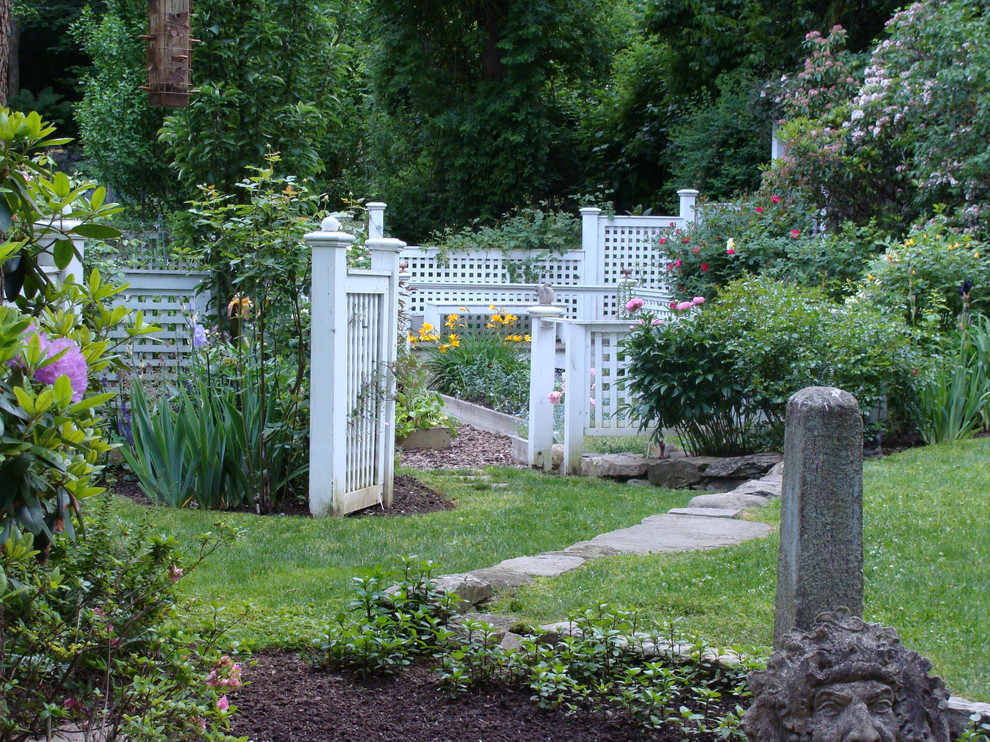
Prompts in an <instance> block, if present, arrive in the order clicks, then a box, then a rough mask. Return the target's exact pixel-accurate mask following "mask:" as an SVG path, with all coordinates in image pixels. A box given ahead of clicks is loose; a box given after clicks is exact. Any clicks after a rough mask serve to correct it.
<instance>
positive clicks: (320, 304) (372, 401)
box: [306, 219, 405, 516]
mask: <svg viewBox="0 0 990 742" xmlns="http://www.w3.org/2000/svg"><path fill="white" fill-rule="evenodd" d="M338 228H339V225H338V224H337V223H336V222H335V220H333V219H327V220H324V223H323V227H322V230H321V231H320V232H313V233H311V234H308V235H306V241H307V242H308V243H309V245H310V247H311V248H312V250H313V289H312V343H311V347H312V362H311V365H310V467H309V507H310V512H312V513H313V515H315V516H325V515H346V514H347V513H350V512H353V511H355V510H359V509H361V508H365V507H369V506H372V505H376V504H380V505H383V506H385V507H388V506H389V505H391V501H392V485H393V474H394V472H393V457H394V452H395V426H394V418H395V402H394V395H393V385H394V384H393V376H392V367H393V364H394V363H395V353H396V344H397V343H396V339H397V332H398V327H397V317H398V293H399V282H398V263H399V260H398V254H399V250H401V249H402V248H403V247H404V246H405V245H404V243H402V242H400V241H399V240H387V239H377V240H368V241H367V242H366V243H365V244H366V246H367V247H368V249H369V252H370V253H371V269H370V270H352V271H349V270H348V269H347V262H346V252H347V247H348V246H349V245H350V244H351V243H353V242H354V237H353V235H349V234H345V233H343V232H338V231H336V230H337V229H338Z"/></svg>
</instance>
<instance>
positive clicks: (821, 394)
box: [773, 387, 863, 648]
mask: <svg viewBox="0 0 990 742" xmlns="http://www.w3.org/2000/svg"><path fill="white" fill-rule="evenodd" d="M782 498H783V499H782V507H781V522H780V551H779V553H778V559H777V607H776V614H775V616H774V632H773V634H774V648H779V647H780V644H781V640H782V639H783V636H784V634H786V633H787V632H788V631H790V630H791V629H792V628H798V629H801V630H807V629H810V628H811V626H812V625H813V624H814V621H815V618H816V617H817V616H818V614H820V613H822V612H824V611H834V610H836V609H837V608H839V607H845V608H848V609H849V610H850V611H851V613H852V614H853V615H854V616H862V614H863V418H862V416H861V415H860V411H859V404H858V403H857V402H856V398H855V397H853V396H852V395H851V394H849V393H848V392H844V391H842V390H840V389H833V388H831V387H808V388H807V389H802V390H801V391H799V392H798V393H797V394H795V395H794V396H793V397H791V399H790V400H789V401H788V403H787V422H786V427H785V433H784V482H783V494H782Z"/></svg>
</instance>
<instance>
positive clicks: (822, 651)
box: [742, 610, 949, 742]
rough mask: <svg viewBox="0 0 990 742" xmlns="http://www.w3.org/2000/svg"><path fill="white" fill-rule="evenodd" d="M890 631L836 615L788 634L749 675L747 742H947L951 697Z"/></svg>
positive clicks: (844, 614)
mask: <svg viewBox="0 0 990 742" xmlns="http://www.w3.org/2000/svg"><path fill="white" fill-rule="evenodd" d="M929 669H931V665H930V663H929V662H928V660H926V659H924V658H923V657H922V656H921V655H920V654H918V653H917V652H913V651H911V650H908V649H905V648H904V647H903V646H902V645H901V643H900V641H899V639H898V637H897V632H895V631H894V630H893V629H889V628H885V627H883V626H880V625H879V624H873V623H866V622H865V621H863V620H862V619H860V618H857V617H855V616H851V615H850V614H849V612H848V611H844V610H840V611H836V612H831V613H824V614H822V615H821V616H819V619H818V622H817V623H816V624H815V626H814V627H813V628H812V629H811V630H809V631H802V630H799V629H795V630H794V631H791V632H789V633H787V634H786V635H785V636H784V637H783V638H782V641H781V646H780V647H778V648H777V649H776V650H775V651H774V653H773V654H772V655H770V660H769V662H768V664H767V669H766V670H763V671H760V672H753V673H750V675H749V684H750V687H751V688H752V690H753V699H754V702H753V705H752V707H750V709H749V710H748V711H747V712H746V713H745V715H744V716H743V720H742V728H743V731H744V732H745V733H746V736H747V738H748V739H749V740H751V741H752V742H948V740H949V730H948V726H947V724H946V720H945V718H944V716H943V713H942V709H943V707H944V706H945V702H946V700H947V699H948V696H949V694H948V693H947V692H946V690H945V686H944V684H943V683H942V680H941V679H940V678H937V677H931V676H929V675H928V670H929Z"/></svg>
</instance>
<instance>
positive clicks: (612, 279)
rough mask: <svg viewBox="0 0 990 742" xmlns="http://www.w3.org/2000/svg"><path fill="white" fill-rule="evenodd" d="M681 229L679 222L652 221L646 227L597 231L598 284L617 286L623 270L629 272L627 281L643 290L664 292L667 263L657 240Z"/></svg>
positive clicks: (617, 226)
mask: <svg viewBox="0 0 990 742" xmlns="http://www.w3.org/2000/svg"><path fill="white" fill-rule="evenodd" d="M681 226H683V222H682V221H681V220H680V219H670V220H668V221H666V222H660V221H654V222H653V223H651V224H646V225H630V224H627V223H622V224H609V223H607V222H606V223H604V225H603V226H602V227H601V229H602V230H603V234H602V236H601V241H602V245H603V248H604V250H603V259H602V275H601V279H602V283H604V284H611V283H618V282H619V281H620V280H622V278H623V277H624V275H623V272H622V270H623V268H627V269H631V270H632V275H631V277H632V278H634V279H636V280H637V281H638V282H639V285H640V286H642V287H643V288H651V289H652V288H666V287H667V285H668V275H667V270H666V265H667V259H666V256H665V255H664V253H663V251H662V249H661V246H660V245H659V240H660V238H661V237H665V236H668V235H671V234H672V233H673V232H674V230H676V229H678V228H679V227H681Z"/></svg>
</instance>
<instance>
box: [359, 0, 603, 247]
mask: <svg viewBox="0 0 990 742" xmlns="http://www.w3.org/2000/svg"><path fill="white" fill-rule="evenodd" d="M604 12H605V4H604V3H602V2H601V1H600V0H580V2H573V1H568V2H564V1H562V0H538V1H533V0H525V1H523V0H507V1H506V2H500V3H482V2H476V1H475V0H458V1H457V2H450V1H446V2H441V1H439V0H415V1H414V2H410V1H409V0H372V2H371V3H370V17H372V18H373V19H374V20H375V22H376V23H377V24H378V26H377V44H376V48H375V51H374V56H373V58H372V67H371V70H372V82H373V90H374V100H375V105H376V117H375V119H374V120H373V126H374V134H373V136H372V138H371V143H372V150H371V154H372V156H373V159H374V162H375V164H376V169H377V172H376V178H375V180H376V184H375V185H376V189H375V190H376V193H375V195H376V196H380V197H383V198H384V200H386V201H388V202H389V203H390V204H391V205H392V207H393V209H394V212H393V213H395V217H394V218H395V219H396V220H397V223H399V224H401V225H402V227H403V233H402V234H403V237H404V239H407V240H409V239H414V240H415V239H422V238H423V237H425V236H426V234H428V233H429V232H430V231H432V230H435V229H439V228H442V227H443V226H445V225H447V224H454V225H462V224H465V223H467V222H468V221H470V220H471V219H472V218H475V217H481V218H483V219H493V218H495V217H497V216H499V215H500V214H502V213H503V212H505V211H507V210H509V209H511V208H513V207H517V206H521V205H525V204H528V203H535V202H536V201H537V200H539V199H542V198H545V197H546V196H548V195H552V194H555V193H560V192H561V191H563V190H566V189H568V188H571V187H573V186H574V185H575V184H576V183H577V181H578V180H579V179H580V173H581V161H580V152H581V150H580V148H579V143H578V140H577V136H576V131H577V119H578V117H579V113H580V111H579V107H580V98H581V96H582V94H584V93H585V92H587V91H589V90H592V89H593V88H594V87H595V86H596V83H598V82H599V81H600V80H601V73H602V71H603V65H604V64H606V63H607V60H608V58H609V51H608V46H609V44H610V43H611V40H610V39H609V38H608V37H607V34H606V33H605V31H606V28H607V24H605V23H603V20H604V19H605V16H603V14H604Z"/></svg>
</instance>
